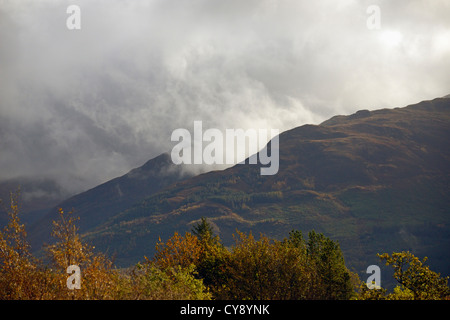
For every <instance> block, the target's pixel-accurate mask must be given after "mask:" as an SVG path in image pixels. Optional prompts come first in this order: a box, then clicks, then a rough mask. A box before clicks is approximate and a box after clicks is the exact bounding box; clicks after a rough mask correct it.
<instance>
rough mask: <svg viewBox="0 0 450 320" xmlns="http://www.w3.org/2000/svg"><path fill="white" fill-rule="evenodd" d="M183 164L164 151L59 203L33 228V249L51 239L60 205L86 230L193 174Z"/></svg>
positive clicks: (82, 230) (31, 231)
mask: <svg viewBox="0 0 450 320" xmlns="http://www.w3.org/2000/svg"><path fill="white" fill-rule="evenodd" d="M191 175H192V174H190V173H189V172H188V171H185V170H183V167H182V166H176V165H174V164H173V163H172V161H171V158H170V156H169V155H168V154H161V155H159V156H158V157H155V158H153V159H151V160H149V161H147V162H146V163H145V164H144V165H142V166H141V167H139V168H135V169H133V170H131V171H130V172H128V173H127V174H125V175H123V176H121V177H117V178H115V179H112V180H110V181H107V182H105V183H103V184H101V185H99V186H97V187H95V188H92V189H90V190H88V191H85V192H83V193H80V194H77V195H75V196H73V197H71V198H69V199H67V200H65V201H62V202H60V203H59V204H58V205H56V206H55V207H54V208H53V209H52V210H50V211H49V212H47V214H46V215H45V216H44V217H43V218H42V219H40V220H39V221H38V222H37V223H35V224H33V225H32V226H31V228H30V231H29V234H30V242H31V244H32V247H33V248H34V250H39V249H40V247H41V245H42V243H44V242H49V241H50V240H51V238H50V235H51V228H52V221H53V220H56V219H57V218H58V215H57V212H58V210H57V209H58V208H63V209H64V210H65V211H69V210H72V209H73V210H74V212H75V214H76V216H78V217H80V221H79V223H78V226H79V227H80V232H81V233H84V232H87V231H89V230H91V229H93V228H95V227H97V226H99V225H101V224H102V223H104V222H105V221H107V220H108V219H109V218H110V217H112V216H114V215H115V214H117V213H119V212H121V211H122V210H125V209H127V208H129V207H131V206H132V205H133V204H135V203H136V202H139V201H142V200H143V199H144V198H145V197H146V196H149V195H151V194H153V193H155V192H157V191H159V190H160V189H162V188H163V187H165V186H168V185H169V184H171V183H173V182H175V181H178V180H182V179H185V178H187V177H189V176H191Z"/></svg>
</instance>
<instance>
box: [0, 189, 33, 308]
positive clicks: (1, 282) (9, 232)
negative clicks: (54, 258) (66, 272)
mask: <svg viewBox="0 0 450 320" xmlns="http://www.w3.org/2000/svg"><path fill="white" fill-rule="evenodd" d="M19 197H20V190H19V191H17V193H11V194H10V205H9V208H7V209H6V212H7V214H8V217H9V221H8V224H7V225H6V226H5V227H4V228H3V230H2V231H1V232H0V298H2V299H14V300H15V299H34V298H36V297H37V294H38V291H37V290H36V289H37V288H39V283H37V281H36V280H39V279H38V278H37V273H38V272H39V270H38V267H37V260H35V259H34V258H33V257H32V255H31V254H30V251H29V249H30V246H29V244H28V242H27V240H26V236H27V233H26V231H25V225H24V224H22V223H21V221H20V217H19Z"/></svg>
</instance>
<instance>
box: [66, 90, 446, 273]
mask: <svg viewBox="0 0 450 320" xmlns="http://www.w3.org/2000/svg"><path fill="white" fill-rule="evenodd" d="M449 120H450V99H448V98H438V99H434V100H432V101H423V102H420V103H418V104H415V105H410V106H407V107H404V108H395V109H382V110H376V111H367V110H362V111H358V112H356V113H355V114H352V115H349V116H335V117H333V118H331V119H329V120H327V121H325V122H323V123H322V124H320V125H303V126H301V127H297V128H294V129H292V130H289V131H285V132H283V133H281V134H280V136H279V143H280V146H279V149H280V164H279V171H278V173H277V174H276V175H273V176H262V175H260V170H259V165H254V164H252V165H250V164H238V165H235V166H234V167H231V168H228V169H226V170H222V171H213V172H208V173H204V174H200V175H197V176H194V177H191V178H189V179H186V180H183V181H178V182H175V183H173V184H171V185H169V186H167V187H165V188H164V189H161V190H160V191H159V192H155V193H153V194H151V195H149V196H148V197H146V198H145V200H143V201H141V202H140V203H138V204H135V205H134V206H131V207H129V208H127V209H124V210H122V211H121V212H118V211H119V210H116V212H117V213H116V214H112V213H111V212H110V214H109V215H108V219H103V223H100V221H98V222H99V223H100V224H99V225H98V226H97V227H96V228H95V229H91V230H90V231H89V232H87V233H85V235H84V236H85V237H86V239H88V240H90V241H92V242H93V243H94V244H95V245H96V246H97V248H99V249H100V250H102V251H108V252H111V253H115V256H116V262H117V263H118V264H119V265H129V264H131V263H135V262H136V261H138V260H141V259H142V258H143V256H144V255H146V256H152V255H153V253H154V245H155V243H156V242H157V241H158V238H159V237H161V238H162V239H166V238H168V237H170V236H171V235H173V232H174V231H179V232H184V231H185V230H190V229H191V227H192V225H193V224H194V223H196V222H198V221H199V219H200V218H201V217H207V218H208V219H209V221H210V222H211V223H212V224H213V226H214V228H215V230H216V233H217V234H218V235H219V236H220V237H221V238H222V240H223V241H224V243H225V244H227V245H229V244H232V243H233V238H232V234H233V233H235V231H236V229H239V230H241V231H250V230H251V231H252V232H253V233H255V234H258V233H259V232H263V233H265V234H267V235H268V236H272V237H275V238H280V237H283V236H286V235H287V234H288V232H289V231H291V230H292V229H298V230H301V231H303V232H304V233H307V232H308V231H309V230H311V229H314V230H315V231H317V232H323V233H324V234H325V235H326V236H328V237H330V238H332V239H334V240H338V241H339V243H340V245H341V248H342V250H343V252H344V255H345V258H346V262H347V264H348V265H349V266H350V267H351V268H353V269H354V270H356V271H358V272H360V273H361V272H365V269H366V268H367V266H369V265H370V264H379V263H380V262H379V260H378V258H377V257H376V254H377V253H383V252H392V251H401V250H412V251H413V252H414V253H415V254H417V255H418V256H423V255H426V256H428V257H429V258H430V261H431V262H433V266H434V267H435V269H436V270H438V271H440V272H442V273H443V274H450V259H449V257H448V252H449V249H450V224H449V208H450V193H449V191H450V190H449V186H450V179H449V178H450V168H449V160H450V149H449V145H448V143H449V138H450V121H449ZM113 186H114V184H113V183H112V184H111V188H112V187H113ZM116 194H117V192H116ZM87 200H89V201H87V202H86V205H88V204H89V203H91V205H92V203H95V202H94V200H95V198H94V197H93V198H90V199H87ZM130 203H131V201H130ZM73 206H76V203H75V202H73ZM86 218H88V217H86Z"/></svg>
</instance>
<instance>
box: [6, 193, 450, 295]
mask: <svg viewBox="0 0 450 320" xmlns="http://www.w3.org/2000/svg"><path fill="white" fill-rule="evenodd" d="M7 211H8V215H9V223H8V225H7V226H5V227H4V228H3V230H2V231H1V232H0V299H13V300H17V299H33V300H34V299H36V300H39V299H45V300H51V299H58V300H65V299H91V300H93V299H110V300H116V299H117V300H135V299H165V300H172V299H185V300H190V299H239V300H241V299H254V300H255V299H259V300H265V299H276V300H283V299H342V300H348V299H444V298H448V296H449V294H450V293H449V288H448V285H447V282H448V278H442V277H440V275H439V274H437V273H434V272H433V271H431V270H429V269H428V267H427V266H425V265H424V264H423V262H421V261H420V260H419V259H417V258H416V257H414V256H413V255H412V254H411V253H409V252H406V253H405V252H403V253H394V254H392V255H388V254H384V255H381V256H380V258H381V259H382V260H384V261H385V262H386V263H387V264H388V265H391V266H393V267H394V270H395V274H394V277H396V279H397V280H398V281H399V286H398V287H397V288H396V289H395V290H394V292H393V293H387V292H386V290H385V289H382V288H378V289H372V290H369V289H368V288H367V286H366V284H365V283H363V282H361V281H360V280H359V279H358V276H357V275H356V274H355V273H352V272H350V271H349V270H348V269H347V267H346V266H345V262H344V258H343V255H342V252H341V249H340V247H339V244H338V243H337V242H335V241H333V240H331V239H329V238H327V237H325V236H324V235H323V234H319V233H316V232H314V231H311V232H310V233H309V234H308V237H307V238H304V237H303V235H302V233H301V232H299V231H292V232H291V233H290V234H289V236H288V237H287V238H285V239H283V240H281V241H280V240H274V239H270V238H268V237H266V236H263V235H261V236H260V237H259V239H256V238H255V237H254V236H253V235H252V234H251V233H250V234H245V233H241V232H237V234H236V235H235V244H234V245H233V246H231V247H230V248H226V247H225V246H224V245H223V244H222V243H221V240H220V238H219V237H218V236H217V235H214V233H213V229H212V227H211V225H210V224H209V223H208V221H207V220H206V219H202V220H201V222H200V223H198V224H197V225H195V226H194V227H193V228H192V230H191V232H187V233H185V234H184V235H180V234H178V233H175V234H174V235H173V237H171V238H170V239H168V240H167V241H165V242H164V241H161V239H160V240H159V242H158V243H157V244H156V253H155V255H154V257H152V258H147V257H144V258H143V261H142V262H140V263H138V264H137V265H135V266H133V267H130V268H127V269H118V268H116V267H114V264H113V262H112V261H111V260H110V259H109V258H108V257H107V256H106V255H104V254H102V253H97V252H95V251H94V248H93V247H92V246H90V245H88V244H87V243H85V242H84V241H83V240H82V239H81V238H80V236H79V234H78V229H77V227H76V221H77V219H76V218H75V217H74V216H73V214H72V213H71V212H69V213H65V212H64V211H63V210H62V209H60V210H59V215H60V217H59V220H58V221H55V222H54V223H53V233H52V236H53V237H54V238H55V243H54V244H52V245H48V246H46V247H45V248H44V251H45V252H46V254H47V257H48V259H46V260H47V261H49V262H48V263H44V262H43V261H42V260H39V259H37V258H35V257H34V256H33V255H32V254H31V253H30V247H29V245H28V242H27V240H26V230H25V227H24V225H23V224H22V223H21V222H20V219H19V207H18V196H17V195H12V196H11V205H10V208H9V209H8V210H7ZM71 265H77V266H79V267H80V269H81V277H80V278H81V285H80V289H73V290H70V289H69V288H68V283H67V281H68V277H69V274H67V271H66V270H67V267H68V266H71Z"/></svg>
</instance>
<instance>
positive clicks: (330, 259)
mask: <svg viewBox="0 0 450 320" xmlns="http://www.w3.org/2000/svg"><path fill="white" fill-rule="evenodd" d="M307 255H308V258H309V259H310V260H311V261H313V262H314V264H315V266H316V268H317V272H318V275H319V277H320V283H318V284H316V285H315V287H316V288H318V289H319V288H320V289H321V290H322V291H321V292H320V293H319V296H320V299H349V298H350V297H351V296H352V295H353V292H354V291H353V285H352V281H351V273H350V272H349V270H348V269H347V268H346V266H345V262H344V256H343V255H342V251H341V249H340V246H339V244H338V243H337V242H335V241H333V240H331V239H329V238H327V237H325V236H324V235H323V234H321V233H316V232H315V231H314V230H312V231H310V232H309V234H308V242H307Z"/></svg>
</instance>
